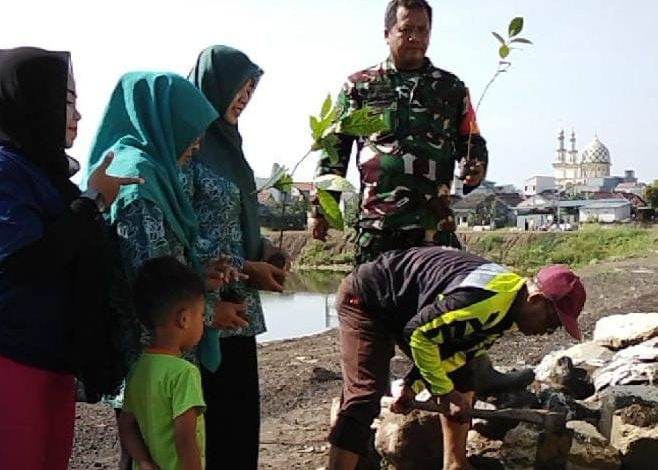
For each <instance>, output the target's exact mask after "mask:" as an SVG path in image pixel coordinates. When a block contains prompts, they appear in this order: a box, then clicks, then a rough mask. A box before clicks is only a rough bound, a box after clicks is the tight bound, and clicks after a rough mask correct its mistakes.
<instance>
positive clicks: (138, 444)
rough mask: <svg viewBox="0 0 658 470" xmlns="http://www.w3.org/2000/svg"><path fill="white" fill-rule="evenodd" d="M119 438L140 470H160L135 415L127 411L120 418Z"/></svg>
mask: <svg viewBox="0 0 658 470" xmlns="http://www.w3.org/2000/svg"><path fill="white" fill-rule="evenodd" d="M119 436H120V438H121V444H122V445H123V447H124V448H125V449H126V450H127V451H128V453H129V454H130V456H131V457H132V458H133V460H135V462H137V463H138V464H139V468H140V470H159V468H158V466H157V465H155V464H154V463H153V460H152V459H151V454H149V451H148V448H147V447H146V444H145V443H144V439H143V438H142V433H141V432H140V431H139V425H138V424H137V420H136V419H135V415H134V414H132V413H127V412H125V411H122V412H121V415H120V416H119ZM199 468H200V467H199Z"/></svg>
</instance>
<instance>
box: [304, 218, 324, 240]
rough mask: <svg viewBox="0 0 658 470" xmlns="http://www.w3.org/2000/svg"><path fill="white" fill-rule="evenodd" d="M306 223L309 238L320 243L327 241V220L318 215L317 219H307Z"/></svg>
mask: <svg viewBox="0 0 658 470" xmlns="http://www.w3.org/2000/svg"><path fill="white" fill-rule="evenodd" d="M307 223H308V231H309V233H310V234H311V237H313V238H314V239H315V240H320V241H322V242H324V241H326V240H327V232H328V231H329V222H327V219H325V218H324V217H322V216H321V215H319V216H317V217H309V218H308V219H307Z"/></svg>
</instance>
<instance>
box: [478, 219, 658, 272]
mask: <svg viewBox="0 0 658 470" xmlns="http://www.w3.org/2000/svg"><path fill="white" fill-rule="evenodd" d="M501 238H502V241H501ZM469 249H470V250H471V251H474V252H476V253H478V254H480V255H482V256H484V257H485V258H489V259H492V260H494V261H497V262H500V263H504V264H506V265H508V266H511V267H513V268H514V269H515V270H518V271H519V272H522V273H524V274H528V273H533V272H535V271H536V270H537V269H538V268H540V267H541V266H544V265H546V264H554V263H561V264H568V265H570V266H572V267H574V268H578V267H581V266H584V265H587V264H592V263H597V262H599V261H609V260H617V259H625V258H637V257H641V256H647V255H651V254H655V253H657V252H658V230H656V229H640V228H630V227H613V228H608V227H591V228H586V229H583V230H580V231H577V232H539V233H530V234H526V233H523V234H509V235H502V234H496V233H484V234H482V235H481V236H478V237H477V238H475V239H474V240H472V243H469Z"/></svg>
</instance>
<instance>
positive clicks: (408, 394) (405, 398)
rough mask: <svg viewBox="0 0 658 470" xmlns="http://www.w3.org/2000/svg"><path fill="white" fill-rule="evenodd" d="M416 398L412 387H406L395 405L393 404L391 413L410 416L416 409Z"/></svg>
mask: <svg viewBox="0 0 658 470" xmlns="http://www.w3.org/2000/svg"><path fill="white" fill-rule="evenodd" d="M415 398H416V392H414V391H413V389H412V388H411V387H410V386H408V385H404V386H403V387H402V390H401V391H400V396H399V397H397V398H396V399H395V401H394V402H393V403H391V406H390V410H391V412H392V413H397V414H401V415H406V414H409V413H410V412H411V411H413V409H414V399H415Z"/></svg>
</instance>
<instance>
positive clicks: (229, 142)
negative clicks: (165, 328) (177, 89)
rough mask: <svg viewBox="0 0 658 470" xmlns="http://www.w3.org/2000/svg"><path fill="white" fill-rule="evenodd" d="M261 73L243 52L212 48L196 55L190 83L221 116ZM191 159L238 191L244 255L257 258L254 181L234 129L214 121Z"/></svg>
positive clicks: (258, 239) (259, 248) (259, 246)
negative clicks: (250, 81) (227, 181)
mask: <svg viewBox="0 0 658 470" xmlns="http://www.w3.org/2000/svg"><path fill="white" fill-rule="evenodd" d="M262 74H263V71H262V70H261V69H260V67H258V66H257V65H256V64H254V63H253V62H251V60H249V57H247V55H246V54H244V53H243V52H240V51H238V50H237V49H233V48H232V47H228V46H212V47H209V48H207V49H205V50H204V51H203V52H201V54H200V55H199V58H198V59H197V62H196V65H195V66H194V68H193V69H192V71H191V72H190V80H191V81H192V82H193V83H194V84H195V85H196V86H197V87H198V88H199V89H200V90H201V91H203V93H204V94H205V95H206V97H207V98H208V100H210V102H211V103H212V104H213V106H214V107H215V109H216V110H217V112H218V113H219V115H220V116H224V114H225V113H226V110H227V109H228V107H229V105H230V104H231V101H233V97H235V95H236V93H237V92H238V91H239V90H240V89H241V88H242V87H243V86H244V84H245V83H247V81H248V80H250V79H251V80H253V81H254V85H255V84H256V83H257V82H258V80H259V79H260V77H261V75H262ZM194 158H195V159H197V160H198V161H200V162H203V163H204V164H205V165H207V166H208V167H210V168H211V169H212V170H213V171H214V172H215V173H217V174H218V175H220V176H222V177H223V178H226V179H227V180H229V181H231V182H233V183H234V184H235V185H236V186H237V187H238V188H240V199H241V204H242V211H241V216H240V217H241V220H240V222H241V226H242V236H243V248H244V256H245V258H247V259H249V260H259V259H261V257H262V241H261V235H260V223H259V221H258V199H257V196H256V182H255V180H254V172H253V170H252V169H251V166H249V163H248V162H247V159H246V158H245V156H244V153H243V151H242V136H241V135H240V132H239V130H238V127H237V126H234V125H232V124H229V123H228V122H227V121H226V120H224V118H223V117H220V118H219V119H217V120H216V121H215V122H213V123H212V125H211V126H210V127H209V128H208V131H207V132H206V136H205V138H204V140H203V143H202V145H201V150H200V151H199V152H198V153H197V154H196V155H195V157H194Z"/></svg>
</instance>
